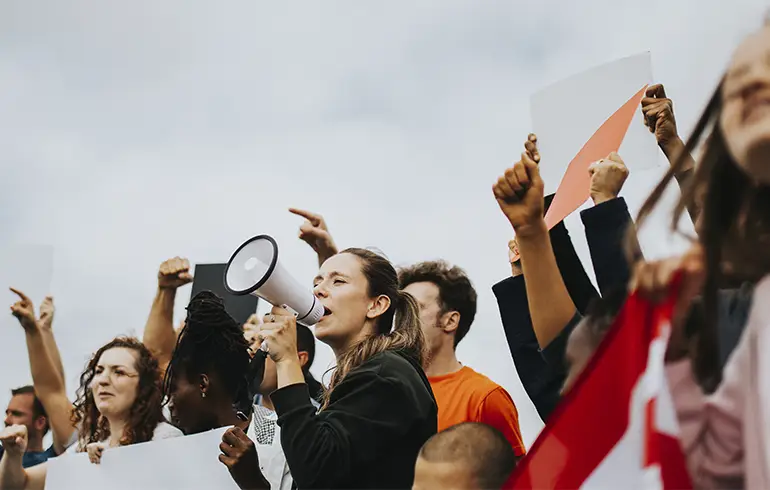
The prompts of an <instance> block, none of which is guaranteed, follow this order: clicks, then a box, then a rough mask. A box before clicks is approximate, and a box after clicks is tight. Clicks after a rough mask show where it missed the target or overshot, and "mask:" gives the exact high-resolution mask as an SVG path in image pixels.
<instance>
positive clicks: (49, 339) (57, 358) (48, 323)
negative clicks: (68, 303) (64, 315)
mask: <svg viewBox="0 0 770 490" xmlns="http://www.w3.org/2000/svg"><path fill="white" fill-rule="evenodd" d="M54 312H55V308H54V305H53V298H52V297H51V296H46V297H45V299H44V300H43V302H42V303H41V304H40V320H39V321H38V325H39V327H40V332H41V333H42V334H43V340H44V342H45V347H46V350H47V351H48V354H49V355H50V356H51V360H52V361H53V363H54V366H56V369H57V370H58V372H59V375H60V376H61V378H62V383H63V384H64V386H65V388H66V386H67V378H66V376H65V375H64V364H62V362H61V355H60V354H59V346H58V345H57V344H56V339H55V338H54V335H53V317H54Z"/></svg>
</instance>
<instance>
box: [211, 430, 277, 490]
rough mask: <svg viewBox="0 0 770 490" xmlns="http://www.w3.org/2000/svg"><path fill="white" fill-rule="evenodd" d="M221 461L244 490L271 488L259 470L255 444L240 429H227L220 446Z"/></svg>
mask: <svg viewBox="0 0 770 490" xmlns="http://www.w3.org/2000/svg"><path fill="white" fill-rule="evenodd" d="M219 450H220V451H222V454H220V455H219V461H221V462H222V464H224V465H225V466H227V469H228V471H229V472H230V475H231V476H232V477H233V480H235V483H237V484H238V486H239V487H240V488H242V489H250V490H251V489H258V488H267V489H269V488H270V483H269V482H268V481H267V480H266V479H265V477H264V475H263V474H262V471H261V470H260V469H259V455H258V454H257V448H256V446H255V445H254V442H253V441H252V440H251V439H249V438H248V436H247V435H246V434H244V433H243V431H242V430H241V429H239V428H238V427H233V428H231V429H227V432H225V433H224V434H223V435H222V443H221V444H220V445H219Z"/></svg>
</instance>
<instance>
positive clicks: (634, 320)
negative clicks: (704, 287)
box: [509, 288, 692, 490]
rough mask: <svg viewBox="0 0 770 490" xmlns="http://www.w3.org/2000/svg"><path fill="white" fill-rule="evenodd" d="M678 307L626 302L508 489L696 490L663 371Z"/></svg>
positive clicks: (670, 302) (640, 300) (637, 299)
mask: <svg viewBox="0 0 770 490" xmlns="http://www.w3.org/2000/svg"><path fill="white" fill-rule="evenodd" d="M672 289H676V288H672ZM675 299H676V295H675V294H673V295H672V297H670V298H669V299H668V300H667V301H666V302H665V303H663V304H659V305H653V304H651V303H649V302H648V301H646V300H645V299H643V298H641V297H640V296H639V295H637V294H633V295H631V296H630V297H629V298H628V300H627V302H626V304H625V305H624V306H623V308H622V310H621V311H620V313H619V314H618V317H617V319H616V321H615V325H614V327H613V328H611V329H610V330H609V332H608V333H607V336H606V337H605V339H604V340H603V342H602V343H601V345H600V346H599V348H598V349H597V351H596V353H595V355H594V356H593V358H592V359H591V361H590V362H589V364H588V365H587V366H586V368H585V370H584V371H583V373H582V374H581V376H580V377H579V379H578V381H577V382H576V383H575V385H574V386H573V388H572V389H571V390H570V391H569V392H568V393H567V394H566V395H565V397H564V399H563V400H562V402H561V404H560V405H559V407H558V408H557V409H556V410H555V411H554V413H553V414H552V415H551V417H550V418H549V420H548V424H547V425H546V427H545V428H544V429H543V432H542V433H541V434H540V436H539V437H538V439H537V440H536V441H535V443H534V445H533V446H532V449H531V450H530V452H529V454H528V455H527V457H526V458H525V459H523V460H522V461H521V462H520V463H519V466H518V468H516V470H515V472H514V474H513V475H512V478H511V479H510V480H509V481H510V482H511V487H510V488H516V489H572V488H580V489H599V488H601V489H621V488H622V489H637V488H640V489H676V490H679V489H690V488H692V485H691V482H690V478H689V475H688V473H687V467H686V463H685V458H684V455H683V453H682V449H681V446H680V444H679V437H678V434H679V425H678V423H677V419H676V413H675V411H674V405H673V401H672V399H671V393H670V392H669V389H668V384H667V382H666V376H665V371H664V357H665V353H666V346H667V343H668V338H669V335H670V331H671V323H670V320H671V316H672V312H673V304H674V301H675Z"/></svg>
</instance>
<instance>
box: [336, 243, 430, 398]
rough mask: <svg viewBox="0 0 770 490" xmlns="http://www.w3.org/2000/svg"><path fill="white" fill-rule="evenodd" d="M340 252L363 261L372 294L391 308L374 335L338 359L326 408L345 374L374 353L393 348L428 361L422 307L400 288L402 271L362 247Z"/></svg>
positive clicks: (419, 359) (421, 360)
mask: <svg viewBox="0 0 770 490" xmlns="http://www.w3.org/2000/svg"><path fill="white" fill-rule="evenodd" d="M340 253H341V254H342V253H348V254H351V255H355V256H356V257H358V259H360V260H361V262H362V267H361V271H362V272H363V274H364V276H366V279H367V281H368V283H369V296H370V297H372V298H375V297H378V296H383V295H384V296H387V297H388V298H390V307H389V308H388V309H387V311H385V313H383V314H382V315H380V317H379V318H378V319H377V323H376V326H375V332H374V335H370V336H369V337H367V338H365V339H364V340H362V341H360V342H358V343H357V344H355V345H353V346H352V347H350V349H348V351H347V352H345V353H344V354H342V355H341V356H339V358H338V359H337V367H336V369H335V370H334V374H333V375H332V377H331V380H330V381H329V388H328V390H327V391H326V395H325V399H324V404H323V406H324V407H326V406H327V405H328V404H329V398H330V396H331V393H332V391H333V390H334V388H335V387H336V386H337V385H338V384H340V382H341V381H342V380H343V379H344V378H345V376H347V374H348V373H349V372H350V371H352V370H353V369H355V368H357V367H358V366H360V365H361V364H363V363H364V362H366V361H367V360H368V359H370V358H371V357H372V356H375V355H377V354H379V353H381V352H385V351H388V350H392V351H399V352H402V353H404V354H406V355H408V356H410V357H412V358H413V359H414V360H415V362H417V363H419V364H420V365H423V364H424V362H425V361H426V360H427V355H426V346H425V338H424V337H423V335H422V326H421V324H420V310H419V306H418V305H417V301H415V299H414V297H412V295H411V294H409V293H407V292H404V291H400V290H399V289H398V274H397V273H396V269H395V268H393V266H392V265H391V263H390V262H389V261H388V259H386V258H385V257H383V256H382V255H379V254H376V253H374V252H372V251H370V250H365V249H361V248H350V249H347V250H343V251H342V252H340Z"/></svg>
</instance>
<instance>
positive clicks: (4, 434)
mask: <svg viewBox="0 0 770 490" xmlns="http://www.w3.org/2000/svg"><path fill="white" fill-rule="evenodd" d="M0 443H2V445H3V449H5V452H6V453H8V454H12V455H15V456H21V455H23V454H24V452H25V451H26V450H27V427H26V426H24V425H10V426H8V427H6V428H5V429H3V430H2V431H0Z"/></svg>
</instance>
